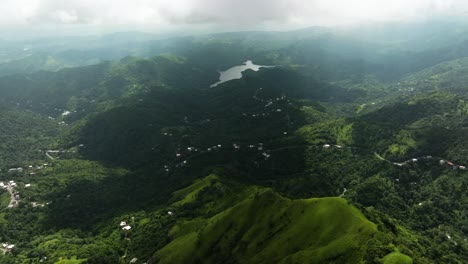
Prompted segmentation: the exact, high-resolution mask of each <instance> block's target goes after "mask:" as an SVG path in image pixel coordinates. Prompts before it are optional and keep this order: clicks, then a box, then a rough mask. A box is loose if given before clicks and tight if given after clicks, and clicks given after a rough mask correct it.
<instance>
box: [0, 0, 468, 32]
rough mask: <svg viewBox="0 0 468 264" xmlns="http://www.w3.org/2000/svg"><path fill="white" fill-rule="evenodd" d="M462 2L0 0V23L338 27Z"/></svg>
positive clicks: (413, 15)
mask: <svg viewBox="0 0 468 264" xmlns="http://www.w3.org/2000/svg"><path fill="white" fill-rule="evenodd" d="M467 10H468V1H465V0H385V1H383V0H356V1H352V0H1V1H0V26H3V27H5V26H9V25H61V24H79V25H88V24H89V25H101V26H109V25H154V26H170V25H172V26H173V25H178V26H183V25H185V26H187V25H193V24H198V25H200V24H203V25H210V24H217V25H226V26H229V25H239V26H242V27H247V28H255V27H257V26H258V25H261V24H269V25H283V26H288V25H290V26H310V25H339V24H350V23H359V22H374V21H388V20H411V19H422V18H426V17H428V16H443V15H452V16H454V15H462V14H464V13H465V12H466V11H467Z"/></svg>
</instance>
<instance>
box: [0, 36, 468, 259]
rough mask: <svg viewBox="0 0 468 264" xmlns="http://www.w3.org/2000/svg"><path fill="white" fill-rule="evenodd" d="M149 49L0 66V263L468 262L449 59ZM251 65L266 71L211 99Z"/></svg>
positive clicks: (308, 50)
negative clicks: (228, 73)
mask: <svg viewBox="0 0 468 264" xmlns="http://www.w3.org/2000/svg"><path fill="white" fill-rule="evenodd" d="M115 38H116V39H117V40H118V39H119V37H118V36H115ZM152 43H153V44H151V45H148V46H144V47H145V48H144V49H145V50H139V51H135V52H133V53H132V52H124V53H125V55H131V54H135V53H136V55H145V54H151V55H155V54H157V53H160V52H163V51H164V52H165V54H162V55H159V56H151V57H147V58H145V59H142V58H138V57H130V56H127V57H125V58H119V59H120V60H119V61H110V62H103V63H99V64H94V65H89V66H82V67H76V68H67V69H61V70H58V69H59V68H62V66H63V65H62V64H60V65H58V64H54V63H52V62H53V61H52V62H51V61H50V60H49V62H50V63H51V64H50V65H52V66H54V65H55V66H57V68H54V70H58V71H55V72H45V71H39V72H32V71H33V70H34V69H36V66H34V67H33V66H31V68H29V66H27V65H29V64H28V63H26V62H27V61H28V60H33V59H34V57H27V58H23V59H22V61H23V62H25V63H26V64H20V65H19V66H18V67H19V68H16V69H15V71H16V72H21V73H22V74H17V75H8V74H9V73H11V72H8V71H7V68H3V66H4V67H7V66H8V67H13V66H15V64H14V63H13V61H12V62H11V63H10V64H8V65H3V66H2V67H0V71H3V74H0V75H4V76H3V77H0V107H1V108H0V122H1V126H0V169H1V170H0V181H1V182H2V183H3V185H8V184H9V181H12V180H13V181H15V183H16V186H15V187H12V188H11V187H5V188H2V189H0V205H1V208H0V240H1V242H8V243H9V244H14V245H15V247H13V248H12V249H11V250H10V249H4V251H5V254H0V263H129V262H130V261H132V260H135V259H136V260H135V261H136V262H137V263H143V262H148V263H150V262H151V263H155V262H158V263H200V262H203V263H205V262H206V263H221V262H222V263H308V262H312V263H369V264H370V263H413V262H414V263H465V262H467V261H468V257H467V256H468V245H467V244H466V236H467V232H468V215H467V207H466V205H467V204H468V197H467V194H466V191H465V190H466V187H467V186H468V182H467V177H466V174H467V173H468V171H467V170H466V168H467V167H468V166H467V165H468V158H467V155H466V154H467V150H466V147H465V146H466V144H467V143H468V142H467V138H468V137H467V136H468V135H467V134H466V133H467V132H466V127H467V124H466V123H467V114H468V106H467V103H466V102H467V100H468V98H467V97H466V92H465V87H464V86H463V80H464V77H463V75H464V73H465V72H466V67H467V65H466V61H465V58H464V57H463V56H462V55H463V52H462V51H460V50H459V52H453V53H451V54H449V55H447V54H445V55H440V54H439V53H438V52H439V51H440V50H436V51H434V50H430V49H429V50H427V49H426V50H421V51H414V50H412V51H411V52H408V53H405V52H403V51H401V53H399V56H396V55H395V54H393V53H392V52H396V51H395V50H394V49H393V46H392V52H390V53H388V52H387V51H388V50H382V51H376V50H369V53H368V54H367V53H366V54H363V56H362V57H356V56H355V55H353V54H355V53H356V52H357V48H356V46H355V45H354V44H353V43H354V42H353V41H352V40H350V39H347V40H346V41H345V40H344V39H343V37H342V36H338V35H336V36H335V35H331V36H330V35H327V34H324V32H320V31H313V30H310V31H304V32H293V33H289V35H288V34H287V33H254V32H250V33H231V34H220V35H214V36H210V37H206V36H200V37H194V38H191V37H188V38H179V39H169V40H164V41H162V40H161V41H155V42H152ZM324 43H327V45H324ZM169 44H170V45H169ZM352 44H353V45H352ZM402 45H403V44H402ZM408 45H409V44H408ZM454 45H460V44H459V43H458V44H454ZM442 46H443V45H441V46H439V48H440V49H441V50H444V49H448V48H446V47H445V48H444V47H442ZM164 47H166V48H164ZM167 47H171V48H167ZM387 48H390V47H387ZM373 49H375V47H373ZM169 50H170V52H169ZM127 51H128V50H127ZM166 51H167V52H166ZM384 51H385V52H384ZM61 52H64V51H61ZM83 52H84V51H83ZM78 53H79V54H81V53H80V52H78ZM379 54H380V55H379ZM405 54H406V56H403V55H405ZM428 54H432V55H431V56H428ZM65 55H66V56H68V57H66V58H68V59H69V60H72V61H74V63H76V64H73V65H86V64H89V63H87V62H90V61H91V59H92V58H95V57H94V56H92V55H91V54H88V55H89V57H87V58H88V59H89V60H88V59H85V58H83V60H82V61H76V60H78V57H79V56H78V55H76V53H73V52H70V51H69V52H68V53H66V54H65ZM65 55H64V54H62V53H59V52H57V53H56V54H53V56H55V57H60V56H65ZM391 55H395V56H391ZM426 55H427V56H426ZM44 56H45V55H44ZM47 56H52V55H47ZM389 56H390V57H391V58H389ZM20 59H21V58H20ZM247 59H253V60H254V62H256V63H261V64H268V65H276V66H275V67H273V68H262V69H260V70H259V71H258V72H254V71H245V72H244V73H243V77H242V78H241V79H238V80H232V81H229V82H226V83H223V84H221V85H219V86H217V87H215V88H209V86H210V85H211V84H212V83H215V82H216V79H217V72H216V71H217V70H223V69H226V68H228V67H230V66H232V65H235V64H237V63H241V62H242V61H245V60H247ZM409 60H411V64H408V65H407V67H401V68H398V67H396V66H398V65H405V63H408V61H409ZM85 61H87V62H85ZM33 62H34V61H33ZM33 62H31V65H36V64H35V63H33ZM25 65H26V66H25ZM37 65H41V63H38V64H37ZM20 66H21V67H20ZM23 66H25V67H23ZM55 66H54V67H55ZM38 67H39V68H41V66H38ZM369 68H371V69H369ZM2 69H3V70H2ZM8 69H12V68H8ZM28 69H30V70H28ZM363 73H365V74H363ZM18 168H22V170H18ZM10 169H14V170H10ZM15 169H16V170H15ZM207 175H208V176H207ZM12 194H13V197H16V195H18V197H16V198H15V199H14V200H15V201H18V205H16V204H15V203H13V206H12V207H9V208H7V206H8V205H9V204H10V202H11V199H12V198H11V195H12ZM122 222H125V223H122ZM127 226H128V227H127Z"/></svg>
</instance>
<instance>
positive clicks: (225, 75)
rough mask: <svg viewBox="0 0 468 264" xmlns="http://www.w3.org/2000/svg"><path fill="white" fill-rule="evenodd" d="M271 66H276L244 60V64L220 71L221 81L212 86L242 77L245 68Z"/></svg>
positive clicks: (253, 68)
mask: <svg viewBox="0 0 468 264" xmlns="http://www.w3.org/2000/svg"><path fill="white" fill-rule="evenodd" d="M270 67H274V66H264V65H256V64H253V62H252V61H251V60H248V61H246V62H244V64H243V65H239V66H234V67H232V68H229V69H227V70H226V71H220V72H219V74H220V76H219V81H218V82H216V83H214V84H212V85H211V86H210V87H211V88H213V87H215V86H217V85H218V84H221V83H223V82H227V81H230V80H234V79H240V78H242V72H243V71H245V70H248V69H250V70H253V71H258V70H259V69H260V68H270Z"/></svg>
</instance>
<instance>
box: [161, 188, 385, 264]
mask: <svg viewBox="0 0 468 264" xmlns="http://www.w3.org/2000/svg"><path fill="white" fill-rule="evenodd" d="M195 189H197V188H195ZM189 195H191V194H190V193H189V194H187V196H189ZM252 223H255V224H254V225H253V224H252ZM375 232H376V227H375V225H374V224H373V223H371V222H369V221H368V220H366V219H365V217H364V216H363V215H362V214H361V213H360V212H359V211H358V210H357V209H355V208H354V207H352V206H350V205H349V204H347V202H346V201H345V200H343V199H340V198H320V199H305V200H290V199H288V198H285V197H282V196H280V195H278V194H276V193H274V192H273V191H271V190H268V189H262V190H260V191H257V192H256V193H253V194H251V195H249V196H248V197H247V198H245V199H244V200H243V201H241V202H240V203H238V204H236V205H235V206H234V207H231V208H229V209H227V210H225V211H223V212H221V213H219V214H217V215H215V216H213V217H211V218H208V219H200V218H198V219H195V220H193V221H188V222H182V223H179V225H178V226H176V227H175V228H174V229H173V232H172V234H173V235H174V236H175V237H174V240H173V241H172V242H171V243H169V244H168V245H167V246H166V247H164V248H163V249H161V250H160V251H158V252H157V253H156V255H155V257H156V258H157V259H158V260H159V261H160V263H193V262H196V261H197V260H201V259H203V261H204V262H205V263H220V262H223V263H230V262H240V263H278V262H285V263H289V262H299V263H304V262H316V263H319V262H321V263H323V262H329V263H330V262H332V263H333V262H335V263H356V262H359V261H360V260H361V259H362V258H363V255H364V252H365V247H364V246H363V243H364V242H365V241H366V240H368V239H369V238H370V237H372V235H373V234H374V233H375Z"/></svg>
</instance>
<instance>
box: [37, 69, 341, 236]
mask: <svg viewBox="0 0 468 264" xmlns="http://www.w3.org/2000/svg"><path fill="white" fill-rule="evenodd" d="M307 84H308V81H307V80H304V79H302V77H301V76H300V75H298V73H297V72H295V71H293V70H290V69H283V68H273V69H268V70H261V71H260V72H258V73H253V72H249V73H247V74H246V76H244V78H243V79H240V80H235V81H231V82H228V83H225V84H223V85H221V86H220V87H217V88H216V89H209V90H198V91H182V90H158V89H155V90H153V91H149V92H147V93H145V94H143V95H142V94H138V95H135V96H134V97H131V98H127V99H125V100H122V101H121V102H119V104H118V106H116V107H114V108H111V109H109V110H107V111H104V112H101V113H99V114H97V115H95V116H94V117H93V118H91V119H90V120H89V122H87V124H86V125H85V126H84V127H83V128H82V129H81V130H80V131H79V133H78V134H77V138H78V139H77V140H76V142H74V144H84V145H85V147H83V148H82V149H81V153H80V154H81V155H82V156H83V157H84V158H85V159H88V160H97V161H100V162H102V163H103V164H106V166H108V167H125V168H126V169H129V170H130V171H131V172H130V173H128V174H126V175H124V176H112V175H109V176H108V177H106V178H104V179H103V180H101V181H99V182H92V181H85V180H82V181H78V182H74V183H72V184H71V185H70V186H68V187H67V188H66V189H65V190H64V191H63V192H61V193H58V194H54V197H59V199H56V200H57V202H54V203H52V204H51V205H50V209H49V211H48V215H47V218H46V223H47V224H48V225H50V226H56V227H79V228H83V229H87V228H90V227H92V225H93V224H96V223H99V222H100V221H105V220H106V219H109V218H110V217H112V216H117V215H119V214H122V213H128V212H132V211H137V210H141V209H148V208H156V207H158V206H163V205H165V204H166V202H167V200H168V199H169V198H170V195H171V193H172V192H173V191H175V190H177V189H179V188H182V187H184V186H186V185H188V184H190V183H191V182H192V181H193V180H194V179H196V178H200V177H204V176H206V175H208V174H209V173H210V172H212V170H213V169H214V168H224V169H226V170H228V171H229V172H228V173H226V175H225V176H227V177H232V178H236V179H237V180H239V181H243V182H248V183H253V184H259V185H263V186H268V187H273V188H275V189H278V190H280V191H284V192H287V193H294V194H298V195H299V196H304V197H307V196H311V195H314V196H326V195H330V194H332V193H334V191H333V192H330V190H329V189H328V188H326V191H323V190H321V189H320V188H322V187H321V186H327V184H328V185H331V184H330V183H329V182H328V180H329V179H324V178H323V177H322V176H321V175H320V174H314V175H309V174H304V173H303V172H304V170H305V168H306V163H307V159H308V158H307V157H306V154H308V153H307V148H304V146H306V145H307V144H306V143H305V142H303V141H302V140H301V139H298V138H296V137H295V136H293V132H294V130H295V129H297V128H298V127H301V126H303V125H304V124H306V121H305V120H306V117H305V114H304V112H303V111H300V107H301V104H300V103H298V100H296V99H299V100H301V99H303V98H304V96H305V95H306V94H310V91H305V90H304V89H320V87H315V86H314V85H317V84H316V83H309V84H311V85H312V86H308V85H307ZM305 87H306V88H305ZM260 88H262V89H260ZM337 93H338V92H337ZM327 96H328V95H327ZM255 97H256V98H255ZM335 97H339V96H338V95H337V96H335ZM259 98H260V99H259ZM269 101H272V102H273V103H272V104H273V105H271V106H267V105H268V102H269ZM218 144H219V145H222V146H223V147H222V148H221V150H218V151H216V152H214V151H213V152H209V151H208V150H207V149H208V148H211V147H212V146H217V145H218ZM235 144H238V145H241V149H240V150H236V149H235V148H234V145H235ZM251 145H252V146H254V147H250V146H251ZM188 147H196V148H198V149H199V153H198V154H196V155H189V153H188V151H187V148H188ZM176 153H182V157H181V158H176V155H175V154H176ZM309 154H310V153H309ZM184 159H185V161H188V162H187V165H184V166H180V165H181V163H183V160H184ZM164 166H168V167H169V168H170V172H169V173H167V172H165V167H164ZM324 181H326V183H323V182H324ZM305 182H308V183H309V184H307V185H304V184H303V183H305ZM322 189H323V188H322ZM68 195H70V197H69V198H68V199H65V198H63V197H67V196H68Z"/></svg>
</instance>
